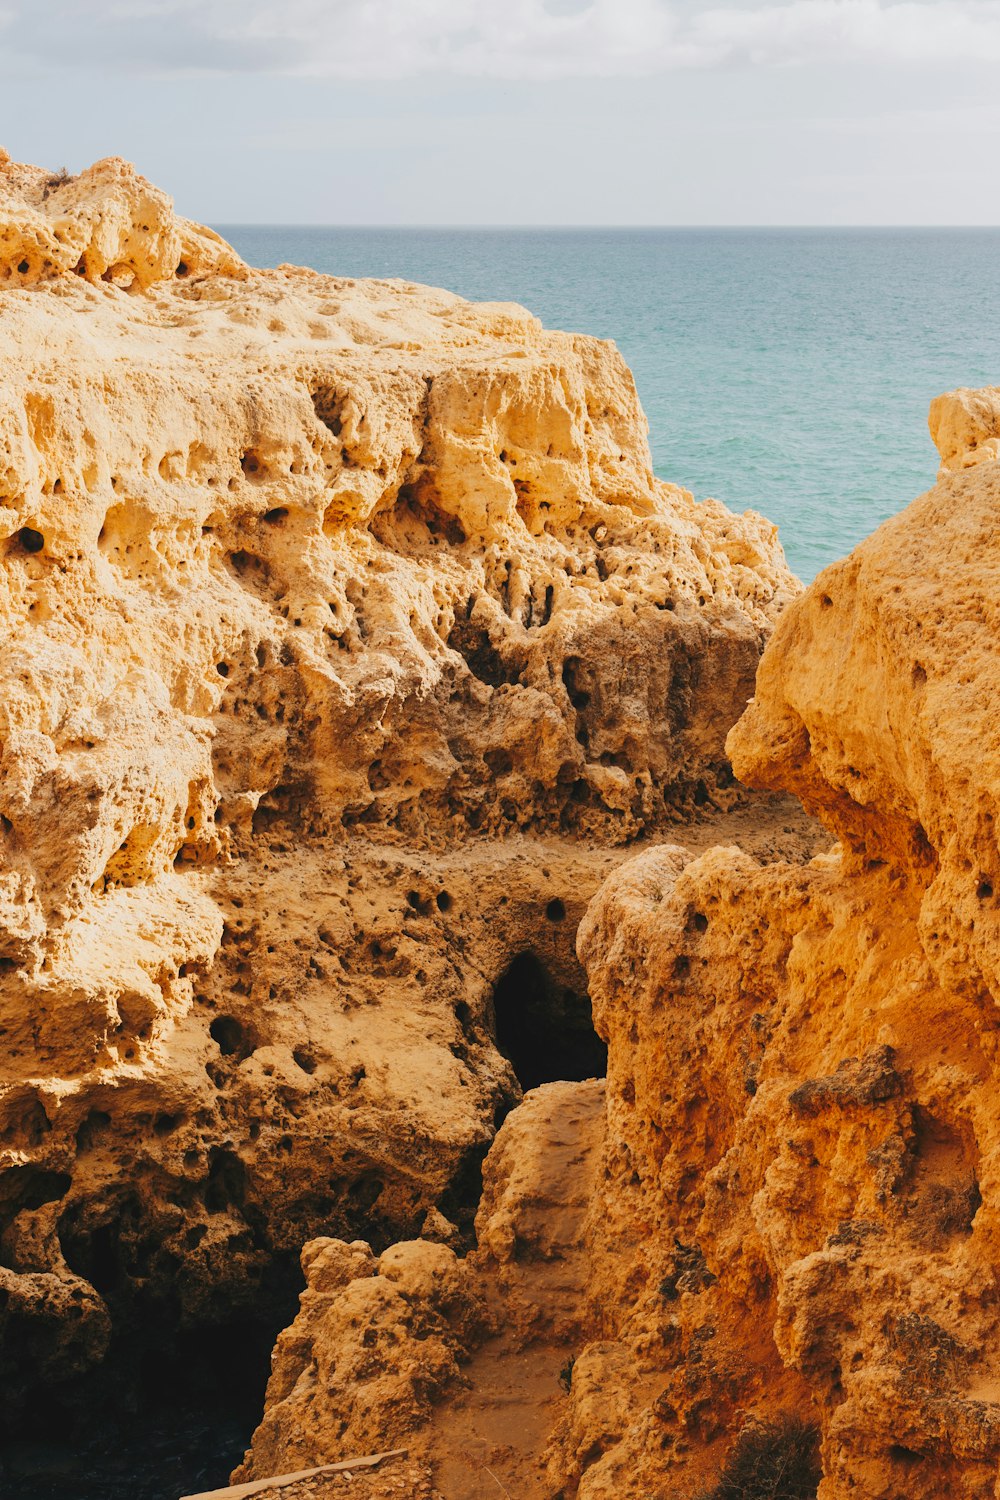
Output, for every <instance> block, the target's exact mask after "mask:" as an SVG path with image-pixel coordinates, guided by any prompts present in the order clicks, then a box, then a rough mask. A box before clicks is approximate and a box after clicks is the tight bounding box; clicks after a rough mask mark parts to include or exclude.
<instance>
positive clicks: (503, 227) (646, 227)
mask: <svg viewBox="0 0 1000 1500" xmlns="http://www.w3.org/2000/svg"><path fill="white" fill-rule="evenodd" d="M209 227H210V228H215V229H349V230H357V229H366V230H371V229H382V230H384V229H393V230H401V229H405V230H414V229H416V230H421V231H424V232H427V231H436V230H440V231H442V232H444V233H454V232H455V231H456V230H462V231H464V232H466V233H471V232H475V231H478V230H483V231H489V232H490V233H494V234H495V233H498V232H501V233H523V232H524V231H526V230H534V231H544V232H545V233H548V234H561V233H566V234H580V233H585V234H607V233H609V232H621V231H627V232H628V233H642V232H647V233H648V232H650V231H652V232H656V233H663V232H669V233H699V232H704V231H705V230H715V231H722V232H725V233H732V234H752V233H765V234H767V233H774V232H775V231H791V232H800V231H803V230H805V231H809V232H811V233H819V232H825V233H829V232H831V231H841V230H846V231H848V232H850V233H853V234H862V233H869V232H872V231H874V232H879V233H887V232H895V233H902V234H912V233H914V232H920V233H935V234H937V233H940V234H952V233H955V232H961V233H966V232H971V231H982V230H1000V223H995V224H541V223H539V224H461V223H454V224H445V223H436V224H418V223H411V224H406V223H391V224H390V223H385V224H380V223H357V224H345V223H329V222H318V221H315V220H314V221H306V220H292V219H289V220H284V219H282V220H275V221H268V220H253V219H219V220H215V221H213V222H212V224H210V225H209Z"/></svg>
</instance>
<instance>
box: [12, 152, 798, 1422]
mask: <svg viewBox="0 0 1000 1500" xmlns="http://www.w3.org/2000/svg"><path fill="white" fill-rule="evenodd" d="M0 277H2V284H0V336H2V339H3V346H4V362H3V369H2V373H0V548H2V551H3V566H2V569H0V618H2V620H3V625H4V630H5V649H4V651H3V653H2V657H0V745H2V756H0V843H2V856H3V857H2V866H0V1016H2V1020H0V1026H2V1028H3V1052H4V1063H3V1084H2V1094H0V1101H2V1102H0V1122H2V1131H3V1140H2V1145H3V1155H2V1156H0V1285H2V1289H3V1299H2V1301H3V1312H2V1318H3V1319H5V1320H6V1321H5V1325H4V1326H5V1327H6V1329H7V1334H8V1336H7V1338H6V1340H5V1341H4V1343H3V1351H4V1353H3V1356H2V1358H3V1360H4V1361H6V1365H5V1374H6V1375H7V1377H8V1386H7V1387H6V1388H5V1389H6V1391H7V1400H6V1402H5V1411H6V1414H7V1416H8V1417H14V1418H16V1415H17V1412H18V1410H19V1409H20V1406H21V1400H22V1397H24V1396H25V1395H27V1394H28V1393H30V1390H31V1388H32V1383H33V1382H34V1381H39V1380H42V1381H45V1382H50V1381H53V1380H56V1379H59V1378H63V1377H68V1376H72V1375H75V1374H78V1373H80V1372H82V1371H84V1370H87V1369H91V1370H92V1369H93V1368H95V1367H96V1366H97V1365H99V1363H100V1361H101V1360H102V1358H103V1357H104V1354H105V1352H106V1350H107V1348H108V1343H109V1338H113V1339H118V1340H120V1339H122V1338H123V1337H125V1336H126V1334H127V1331H128V1330H129V1329H142V1328H145V1329H147V1330H156V1332H155V1334H153V1333H151V1334H150V1335H149V1336H151V1337H155V1338H156V1339H157V1340H160V1341H161V1342H162V1344H163V1346H164V1347H166V1344H167V1343H169V1339H170V1337H172V1336H173V1334H174V1332H176V1331H177V1330H184V1329H187V1328H192V1327H198V1326H204V1325H206V1324H209V1325H210V1324H213V1323H217V1324H222V1323H225V1322H226V1321H227V1320H232V1319H239V1318H265V1319H267V1318H274V1317H276V1316H278V1314H279V1313H280V1312H283V1311H284V1310H286V1309H287V1307H288V1297H289V1295H290V1292H291V1291H293V1290H294V1287H295V1285H296V1284H297V1283H296V1282H295V1276H296V1274H297V1273H296V1270H295V1267H296V1262H297V1259H298V1255H299V1251H300V1249H301V1247H302V1245H303V1243H305V1242H306V1241H308V1240H311V1239H313V1238H314V1237H316V1236H326V1237H328V1238H329V1237H334V1236H339V1237H343V1238H344V1239H345V1240H346V1241H347V1242H350V1241H352V1240H353V1239H355V1238H357V1237H358V1236H360V1235H363V1236H364V1238H365V1239H366V1240H369V1241H371V1242H373V1243H374V1244H375V1246H376V1248H377V1249H383V1248H385V1246H386V1245H388V1244H389V1243H390V1242H391V1241H392V1240H394V1239H399V1238H400V1237H403V1238H406V1237H413V1236H415V1235H418V1234H419V1233H420V1231H421V1229H422V1228H423V1227H424V1226H425V1225H426V1224H429V1225H430V1226H431V1227H432V1228H433V1227H434V1226H435V1225H436V1226H437V1227H438V1230H439V1231H440V1226H441V1224H442V1223H443V1222H444V1221H445V1220H447V1222H448V1224H449V1225H454V1226H455V1230H454V1234H455V1243H456V1245H458V1246H459V1248H460V1246H461V1233H462V1230H463V1226H466V1227H467V1223H468V1220H469V1219H470V1217H471V1213H472V1212H473V1210H474V1207H475V1201H476V1196H477V1184H478V1171H479V1163H480V1161H481V1158H482V1155H483V1153H484V1151H485V1149H486V1147H487V1146H488V1144H489V1142H490V1140H491V1139H492V1136H493V1134H494V1132H495V1130H496V1125H497V1122H498V1120H499V1119H500V1118H502V1115H503V1113H504V1111H505V1110H506V1109H507V1108H508V1107H509V1106H510V1105H511V1104H512V1103H513V1102H515V1101H516V1099H517V1098H518V1097H519V1093H520V1089H519V1084H518V1079H517V1077H516V1076H515V1072H514V1070H513V1068H512V1067H511V1064H510V1062H509V1061H508V1059H507V1058H506V1057H505V1056H504V1055H502V1053H501V1052H500V1051H499V1050H498V1048H497V1045H496V1027H497V1025H498V1024H499V1017H498V1016H497V1014H496V1012H497V1010H498V1008H499V1006H500V1001H501V998H502V994H505V993H507V991H501V989H500V988H498V986H502V984H504V983H506V984H507V986H508V989H509V988H510V987H511V986H514V987H515V988H516V987H517V986H520V987H521V990H525V988H527V990H530V992H531V997H533V998H532V1004H533V1005H535V1007H536V1009H538V1010H540V1011H545V1009H546V1007H549V1009H550V1010H551V1011H552V1012H553V1013H557V1014H558V1017H559V1018H560V1019H559V1024H558V1026H556V1028H555V1030H554V1031H553V1025H552V1018H551V1016H550V1017H549V1029H548V1031H547V1032H546V1031H545V1027H544V1025H543V1024H542V1023H539V1024H540V1026H541V1031H540V1033H539V1034H540V1035H542V1036H543V1041H539V1042H538V1043H537V1045H536V1047H535V1050H536V1052H541V1053H544V1052H545V1051H546V1049H547V1048H549V1049H551V1048H552V1047H553V1046H556V1051H558V1046H557V1045H556V1044H558V1042H559V1037H560V1036H562V1035H563V1033H566V1034H570V1035H572V1036H574V1037H576V1039H577V1042H576V1043H574V1046H577V1043H578V1044H579V1045H578V1048H577V1051H576V1052H575V1053H574V1058H573V1059H570V1060H569V1061H567V1060H566V1059H565V1057H563V1056H561V1055H560V1056H553V1057H550V1058H548V1059H547V1060H545V1061H544V1064H543V1063H541V1062H539V1060H538V1058H536V1059H535V1062H534V1063H533V1062H532V1059H531V1058H530V1057H529V1059H528V1067H529V1071H532V1070H534V1071H537V1069H535V1064H536V1063H537V1064H538V1066H539V1067H542V1075H541V1076H545V1077H553V1076H559V1075H560V1073H563V1074H565V1075H567V1076H577V1077H581V1076H585V1075H586V1073H587V1072H588V1071H589V1072H593V1071H595V1068H594V1066H593V1064H592V1062H591V1059H592V1057H593V1055H594V1054H593V1051H592V1050H591V1051H590V1052H588V1050H587V1048H588V1041H587V1038H588V1036H590V1022H589V1011H588V1001H587V996H586V985H585V978H584V975H583V972H582V969H581V968H580V966H579V963H578V962H577V959H576V957H575V955H574V953H573V950H572V939H573V932H574V929H575V925H576V922H577V920H578V919H579V916H580V915H581V914H582V911H583V908H584V906H585V904H586V901H587V899H588V898H589V896H590V894H591V893H592V892H593V890H594V889H595V888H596V886H597V884H598V883H599V881H600V880H601V878H603V876H604V875H605V874H607V873H608V872H609V870H611V869H612V868H613V867H614V865H615V864H616V863H617V862H618V861H619V860H620V858H621V857H622V850H623V848H624V846H625V844H626V843H627V842H628V841H630V840H634V839H636V838H637V837H639V836H641V835H644V834H646V833H649V832H655V831H656V830H657V829H662V828H664V827H666V826H670V825H672V824H674V823H676V822H677V820H678V819H679V818H688V817H690V816H695V817H700V816H702V815H703V814H704V813H708V812H711V811H712V809H713V808H716V807H718V808H723V809H725V808H727V807H729V806H730V805H731V804H734V803H737V802H739V799H740V797H741V796H744V797H745V794H744V793H742V792H741V791H740V789H739V788H737V787H736V786H735V785H734V784H733V780H732V774H731V771H730V768H729V764H728V761H727V757H726V753H725V749H724V741H725V735H726V733H727V731H728V729H729V728H730V726H731V725H732V723H733V722H734V721H735V719H736V718H737V717H738V715H739V713H740V712H741V711H742V709H743V707H744V704H745V702H746V700H747V698H748V697H749V696H750V693H751V692H752V686H753V680H754V673H755V670H756V666H757V661H758V658H759V655H760V651H761V649H762V646H763V643H764V641H765V639H766V637H767V635H768V634H769V632H770V630H771V628H772V626H773V623H774V621H775V620H776V618H777V616H778V614H779V612H780V610H781V608H782V607H783V605H784V604H785V603H786V602H787V600H788V599H789V598H790V597H791V596H792V595H793V594H794V593H795V592H796V587H797V586H796V585H795V581H794V580H793V578H792V577H791V575H790V574H789V572H788V570H787V568H786V567H785V564H784V560H783V557H782V554H781V551H780V548H779V546H778V543H777V539H776V534H775V530H774V528H773V527H772V526H771V525H769V524H768V523H767V522H765V521H764V520H762V519H761V518H760V517H758V516H756V515H753V514H751V513H747V514H746V515H744V516H742V517H734V516H732V515H730V514H728V513H727V512H726V511H725V510H724V509H723V508H722V506H720V505H718V504H717V503H715V502H714V501H708V502H705V503H704V504H696V503H695V502H694V500H693V499H692V497H691V496H690V495H689V494H688V493H686V492H685V491H683V490H681V489H678V488H676V487H675V486H672V485H668V484H664V483H661V482H660V481H658V480H657V479H655V478H654V476H653V474H652V470H651V467H650V458H649V451H648V447H647V444H646V437H645V421H644V418H643V416H642V412H641V409H640V407H639V404H638V400H637V397H636V393H635V389H634V385H633V382H632V379H631V377H630V375H629V372H628V370H627V369H626V367H625V365H624V363H623V362H622V360H621V358H620V357H619V355H618V353H617V352H616V350H615V349H614V348H613V346H610V345H608V344H604V343H601V342H598V341H596V340H594V339H590V338H585V337H581V336H577V335H569V334H562V333H550V332H547V331H545V330H544V329H543V328H542V327H541V325H540V324H539V323H538V321H537V320H536V319H535V318H534V317H532V316H531V315H530V314H529V313H527V312H525V311H524V310H523V309H521V308H519V307H515V306H512V305H506V304H505V305H500V304H485V305H472V304H469V303H467V302H464V301H462V300H461V299H460V298H458V297H455V296H452V295H450V294H448V293H446V292H442V291H434V290H429V289H426V288H419V287H416V286H412V285H409V284H406V283H402V282H357V281H353V280H349V279H342V278H336V277H329V276H321V275H317V274H315V273H313V272H311V271H305V270H299V269H295V268H292V267H281V268H279V269H278V270H276V271H255V270H252V269H250V268H249V267H247V266H245V265H244V264H243V263H242V262H241V261H240V260H239V258H238V257H237V256H236V255H235V253H234V252H233V251H232V250H231V249H230V248H229V247H228V246H227V245H225V244H224V243H223V242H222V241H220V240H219V239H218V237H217V236H215V235H213V234H212V233H211V232H210V231H207V230H204V229H202V228H200V227H198V226H196V225H192V224H189V223H187V222H185V221H183V220H180V219H178V218H176V217H175V216H174V215H173V212H172V209H171V206H170V203H169V200H167V199H166V198H165V196H164V195H163V194H162V193H160V192H159V191H158V190H156V189H155V188H153V187H151V186H150V184H148V183H146V182H145V181H144V180H143V179H142V178H141V177H138V176H137V175H136V174H135V173H134V171H133V170H132V168H131V167H129V166H128V165H127V164H125V163H123V162H121V161H117V160H111V161H106V162H100V163H98V164H97V165H96V166H94V167H92V168H91V169H90V170H88V171H86V172H84V173H82V174H81V175H80V176H79V177H76V178H69V177H66V175H65V174H61V173H60V174H55V175H52V174H47V173H44V172H41V171H39V170H37V169H34V168H29V167H23V166H17V165H15V164H13V163H11V162H10V161H9V160H6V159H4V160H3V161H2V162H0ZM782 819H783V821H784V823H785V825H787V826H788V827H789V828H791V827H792V824H790V823H789V821H788V815H787V814H783V815H782V817H780V818H779V823H781V822H782ZM797 826H803V823H802V820H800V824H799V825H797ZM782 836H783V835H781V832H780V828H779V829H778V839H779V842H780V840H781V837H782ZM796 837H797V835H796ZM765 842H766V840H765ZM791 842H793V843H794V842H795V840H794V839H791ZM518 964H520V967H519V968H518V967H516V966H517V965H518ZM505 976H506V978H505ZM543 1021H544V1017H543ZM553 1037H555V1042H553ZM543 1042H544V1044H543ZM525 1045H526V1047H527V1045H528V1044H525ZM589 1045H590V1046H591V1048H592V1047H593V1038H592V1037H590V1043H589ZM507 1050H508V1052H510V1050H511V1049H510V1047H508V1049H507ZM529 1050H530V1049H529ZM546 1068H547V1069H548V1072H545V1069H546ZM534 1071H532V1078H533V1081H537V1079H536V1078H535V1077H534ZM428 1216H429V1217H428ZM443 1232H446V1233H451V1230H446V1231H443ZM371 1279H372V1281H373V1285H375V1284H378V1283H379V1281H380V1279H381V1280H384V1272H383V1273H382V1276H381V1278H371ZM448 1337H450V1335H448ZM441 1349H442V1351H443V1352H442V1354H441V1359H442V1361H443V1362H444V1363H445V1364H446V1363H447V1358H448V1357H450V1354H449V1353H448V1349H449V1345H448V1342H447V1337H445V1336H444V1335H442V1343H441ZM15 1375H16V1378H15Z"/></svg>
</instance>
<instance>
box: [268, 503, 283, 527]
mask: <svg viewBox="0 0 1000 1500" xmlns="http://www.w3.org/2000/svg"><path fill="white" fill-rule="evenodd" d="M287 515H288V507H287V506H285V505H276V506H274V508H273V509H272V510H266V511H265V512H264V516H263V519H264V521H266V523H267V525H268V526H280V525H281V523H282V521H284V520H285V519H286V517H287Z"/></svg>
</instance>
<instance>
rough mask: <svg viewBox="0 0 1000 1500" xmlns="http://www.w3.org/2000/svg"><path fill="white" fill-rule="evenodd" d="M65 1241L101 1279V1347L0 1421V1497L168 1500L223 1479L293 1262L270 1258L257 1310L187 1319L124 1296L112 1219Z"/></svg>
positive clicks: (85, 1269)
mask: <svg viewBox="0 0 1000 1500" xmlns="http://www.w3.org/2000/svg"><path fill="white" fill-rule="evenodd" d="M68 1248H69V1250H70V1257H71V1258H72V1260H73V1261H74V1263H75V1268H76V1269H77V1270H78V1273H80V1274H88V1275H89V1277H92V1279H93V1283H94V1284H96V1283H98V1282H100V1283H101V1289H102V1291H103V1293H104V1295H105V1296H106V1298H107V1301H108V1305H109V1307H110V1309H111V1312H112V1335H111V1344H110V1347H109V1349H108V1352H107V1355H106V1356H105V1358H104V1360H103V1361H102V1362H101V1363H100V1364H99V1365H97V1366H96V1367H94V1368H92V1369H90V1370H89V1371H88V1372H87V1373H86V1374H84V1375H81V1376H80V1377H78V1378H73V1379H67V1380H64V1381H57V1382H54V1383H52V1384H45V1383H44V1382H42V1383H39V1384H38V1385H35V1386H32V1387H30V1388H29V1389H27V1390H26V1391H25V1392H24V1393H23V1395H24V1400H23V1401H22V1402H20V1403H19V1404H18V1411H17V1414H16V1419H15V1417H14V1414H13V1413H11V1414H10V1415H9V1416H5V1417H3V1418H0V1495H2V1496H3V1500H176V1497H177V1496H179V1495H183V1494H196V1493H199V1492H200V1491H203V1490H212V1489H216V1488H218V1487H219V1486H224V1485H226V1484H227V1483H228V1476H229V1473H230V1471H231V1470H232V1469H233V1468H234V1467H235V1466H236V1464H238V1463H239V1462H240V1460H241V1459H242V1457H243V1454H244V1451H245V1449H246V1448H247V1446H248V1445H249V1442H250V1438H251V1436H252V1434H253V1431H254V1428H255V1427H256V1426H257V1424H258V1422H259V1421H260V1418H261V1414H262V1411H263V1400H264V1389H265V1386H266V1383H267V1378H268V1373H269V1369H270V1358H271V1350H272V1347H273V1344H274V1340H275V1338H276V1337H277V1335H278V1333H279V1332H280V1330H281V1329H282V1328H284V1327H285V1326H286V1325H287V1324H288V1323H289V1322H290V1321H291V1319H292V1317H293V1316H294V1314H295V1311H296V1307H297V1303H298V1294H299V1292H300V1290H301V1287H302V1278H301V1274H300V1272H299V1267H298V1258H297V1257H292V1256H281V1257H275V1263H274V1266H273V1268H271V1270H270V1275H269V1276H267V1277H266V1278H264V1280H263V1282H262V1284H261V1286H260V1288H259V1289H258V1292H257V1295H258V1299H259V1315H258V1314H255V1312H254V1311H253V1310H250V1309H248V1308H246V1307H245V1306H244V1307H243V1308H242V1309H238V1308H235V1307H234V1308H232V1309H231V1310H227V1309H226V1308H225V1306H220V1307H219V1309H218V1314H219V1321H217V1322H215V1321H211V1322H208V1321H206V1322H200V1323H198V1324H196V1325H194V1326H190V1327H188V1326H184V1322H185V1320H184V1319H183V1317H182V1316H181V1313H180V1310H179V1308H178V1307H177V1306H176V1305H173V1304H172V1301H171V1298H170V1296H169V1293H167V1295H166V1296H165V1297H164V1296H163V1295H159V1296H145V1297H144V1296H142V1295H130V1293H129V1288H128V1285H127V1281H126V1279H125V1278H124V1275H123V1271H122V1254H123V1252H122V1247H121V1245H120V1243H119V1240H118V1236H117V1234H116V1226H114V1225H112V1226H107V1227H105V1228H104V1230H103V1232H102V1231H98V1232H97V1233H95V1234H92V1235H90V1236H86V1237H85V1236H84V1235H83V1234H74V1235H73V1237H72V1241H71V1243H70V1244H69V1246H68ZM243 1300H244V1301H245V1299H243ZM227 1311H228V1315H227ZM28 1347H29V1348H30V1345H29V1346H28Z"/></svg>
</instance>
